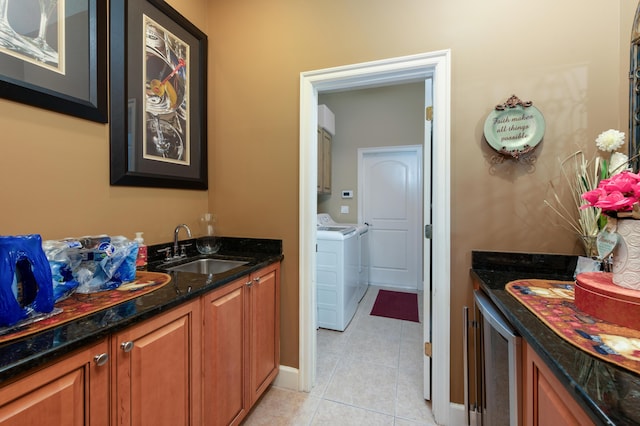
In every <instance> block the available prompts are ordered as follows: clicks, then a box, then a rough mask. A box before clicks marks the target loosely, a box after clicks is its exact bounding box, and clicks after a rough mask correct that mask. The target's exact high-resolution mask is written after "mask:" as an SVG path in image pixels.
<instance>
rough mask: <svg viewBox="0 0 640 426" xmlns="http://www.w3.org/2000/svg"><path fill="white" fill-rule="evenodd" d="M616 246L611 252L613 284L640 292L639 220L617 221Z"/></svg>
mask: <svg viewBox="0 0 640 426" xmlns="http://www.w3.org/2000/svg"><path fill="white" fill-rule="evenodd" d="M616 226H617V229H616V233H617V234H618V244H617V245H616V248H615V249H614V251H613V269H612V272H613V283H614V284H616V285H619V286H620V287H625V288H630V289H633V290H640V220H637V219H631V218H628V219H620V218H618V220H617V225H616Z"/></svg>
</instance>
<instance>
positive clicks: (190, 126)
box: [0, 0, 207, 189]
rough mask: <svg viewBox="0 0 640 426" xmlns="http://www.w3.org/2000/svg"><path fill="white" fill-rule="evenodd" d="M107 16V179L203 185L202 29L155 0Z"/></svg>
mask: <svg viewBox="0 0 640 426" xmlns="http://www.w3.org/2000/svg"><path fill="white" fill-rule="evenodd" d="M0 1H2V0H0ZM110 18H111V25H110V47H111V56H110V58H111V63H110V64H111V86H110V95H111V111H110V115H111V119H110V143H111V184H112V185H126V186H147V187H164V188H187V189H207V125H206V115H207V36H206V34H204V33H203V32H202V31H200V30H199V29H198V28H197V27H196V26H194V25H193V24H192V23H191V22H189V21H188V20H187V19H186V18H185V17H183V16H182V15H181V14H179V13H178V12H177V11H176V10H175V9H173V8H172V7H171V6H170V5H169V4H167V3H166V2H164V1H162V0H128V1H125V0H112V1H111V2H110Z"/></svg>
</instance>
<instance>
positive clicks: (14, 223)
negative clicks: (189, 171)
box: [0, 0, 209, 244]
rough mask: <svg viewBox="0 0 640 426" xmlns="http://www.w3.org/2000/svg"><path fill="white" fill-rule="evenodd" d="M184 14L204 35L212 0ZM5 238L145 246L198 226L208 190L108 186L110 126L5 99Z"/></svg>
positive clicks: (196, 1)
mask: <svg viewBox="0 0 640 426" xmlns="http://www.w3.org/2000/svg"><path fill="white" fill-rule="evenodd" d="M171 3H173V4H174V7H176V6H179V5H180V4H182V3H184V10H183V13H184V14H185V15H186V16H187V17H189V19H191V20H192V22H194V23H195V24H196V25H198V26H199V27H200V28H201V29H203V30H204V31H206V17H207V13H206V12H207V10H208V9H207V4H206V3H207V1H206V0H190V1H188V2H187V1H178V0H175V1H172V2H171ZM0 122H1V123H2V146H3V147H2V151H1V154H0V181H1V182H2V190H1V192H0V194H1V195H2V197H1V198H2V203H1V204H2V210H1V212H0V218H2V222H1V229H2V231H1V232H2V234H3V235H15V234H26V233H39V234H41V235H42V236H43V238H45V239H54V238H63V237H69V236H82V235H95V234H102V233H106V234H110V235H125V236H128V237H129V238H133V237H134V233H135V232H136V231H142V232H144V237H145V240H146V242H147V243H150V244H153V243H159V242H163V241H169V240H170V239H171V238H173V228H174V227H175V226H176V225H177V224H179V223H183V222H185V223H188V224H190V225H193V226H195V224H196V223H197V222H196V220H197V217H198V213H199V212H204V211H206V210H207V209H208V204H209V198H208V194H207V192H206V191H179V190H168V189H151V188H131V187H111V186H109V126H108V125H106V124H99V123H94V122H91V121H87V120H82V119H79V118H75V117H70V116H67V115H63V114H58V113H55V112H49V111H45V110H41V109H38V108H33V107H30V106H26V105H23V104H19V103H15V102H10V101H5V100H0Z"/></svg>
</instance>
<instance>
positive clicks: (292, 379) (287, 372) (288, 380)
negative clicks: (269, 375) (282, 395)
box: [273, 365, 299, 391]
mask: <svg viewBox="0 0 640 426" xmlns="http://www.w3.org/2000/svg"><path fill="white" fill-rule="evenodd" d="M298 375H299V371H298V369H297V368H293V367H288V366H286V365H281V366H280V372H279V373H278V375H277V376H276V379H275V380H274V381H273V385H274V386H277V387H279V388H284V389H289V390H292V391H298Z"/></svg>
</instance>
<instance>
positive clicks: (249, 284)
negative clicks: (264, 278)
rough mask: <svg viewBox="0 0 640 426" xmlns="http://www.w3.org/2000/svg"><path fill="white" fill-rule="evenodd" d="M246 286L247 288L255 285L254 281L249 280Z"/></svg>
mask: <svg viewBox="0 0 640 426" xmlns="http://www.w3.org/2000/svg"><path fill="white" fill-rule="evenodd" d="M245 284H246V286H247V287H251V286H252V285H253V281H251V280H249V281H247V282H246V283H245Z"/></svg>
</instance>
